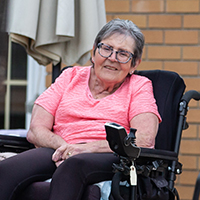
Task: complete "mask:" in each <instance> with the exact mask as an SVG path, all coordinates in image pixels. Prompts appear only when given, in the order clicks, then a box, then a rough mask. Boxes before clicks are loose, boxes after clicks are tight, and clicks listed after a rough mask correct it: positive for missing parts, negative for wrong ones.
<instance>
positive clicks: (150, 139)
mask: <svg viewBox="0 0 200 200" xmlns="http://www.w3.org/2000/svg"><path fill="white" fill-rule="evenodd" d="M130 125H131V127H132V128H135V129H137V131H136V144H137V146H139V147H146V148H154V145H155V137H156V134H157V132H158V125H159V120H158V117H157V116H156V115H155V114H153V113H142V114H139V115H137V116H135V117H134V118H133V119H132V120H131V121H130Z"/></svg>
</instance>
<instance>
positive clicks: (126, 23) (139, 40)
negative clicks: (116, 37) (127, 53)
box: [94, 19, 144, 66]
mask: <svg viewBox="0 0 200 200" xmlns="http://www.w3.org/2000/svg"><path fill="white" fill-rule="evenodd" d="M115 33H119V34H123V35H127V36H131V37H132V38H133V39H134V41H135V43H136V48H135V49H133V52H134V55H135V57H134V58H133V60H132V65H133V66H135V60H138V59H141V57H142V52H143V47H144V35H143V34H142V32H141V31H140V29H139V28H138V27H137V26H136V25H135V24H134V23H133V22H132V21H130V20H122V19H113V20H111V21H109V22H108V23H107V24H105V25H104V26H103V28H102V29H101V30H100V31H99V33H98V34H97V36H96V39H95V41H94V54H95V51H96V49H97V45H98V44H99V43H100V42H101V41H102V40H104V39H106V38H108V37H110V36H112V35H113V34H115Z"/></svg>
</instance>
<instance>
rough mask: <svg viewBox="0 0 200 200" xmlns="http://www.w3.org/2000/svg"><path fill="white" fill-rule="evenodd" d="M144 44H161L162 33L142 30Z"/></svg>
mask: <svg viewBox="0 0 200 200" xmlns="http://www.w3.org/2000/svg"><path fill="white" fill-rule="evenodd" d="M142 33H143V34H144V36H145V43H146V44H163V31H160V30H143V31H142Z"/></svg>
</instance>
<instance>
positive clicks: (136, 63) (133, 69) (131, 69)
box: [129, 59, 141, 74]
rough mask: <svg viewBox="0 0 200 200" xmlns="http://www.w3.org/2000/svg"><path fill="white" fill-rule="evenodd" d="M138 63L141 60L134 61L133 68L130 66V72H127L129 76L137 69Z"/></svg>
mask: <svg viewBox="0 0 200 200" xmlns="http://www.w3.org/2000/svg"><path fill="white" fill-rule="evenodd" d="M140 63H141V59H137V60H136V61H135V65H134V66H131V68H130V71H129V74H133V73H134V71H135V70H136V69H137V67H138V66H139V64H140Z"/></svg>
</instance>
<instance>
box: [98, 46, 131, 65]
mask: <svg viewBox="0 0 200 200" xmlns="http://www.w3.org/2000/svg"><path fill="white" fill-rule="evenodd" d="M102 45H105V46H107V47H108V48H109V49H111V50H112V52H111V53H110V55H109V56H103V55H102V54H101V53H100V48H101V46H102ZM97 48H98V53H99V54H100V55H101V56H102V57H104V58H109V57H110V56H112V54H113V52H115V53H116V60H117V61H118V62H119V63H123V64H126V63H128V62H129V61H130V60H131V58H134V57H135V55H134V54H133V53H131V52H129V51H125V50H119V51H115V50H114V49H113V48H112V47H111V46H109V45H107V44H104V43H103V42H100V43H98V44H97ZM119 52H126V53H128V54H129V55H130V57H129V58H128V60H127V61H126V62H122V61H119V60H118V58H117V55H118V53H119Z"/></svg>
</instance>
